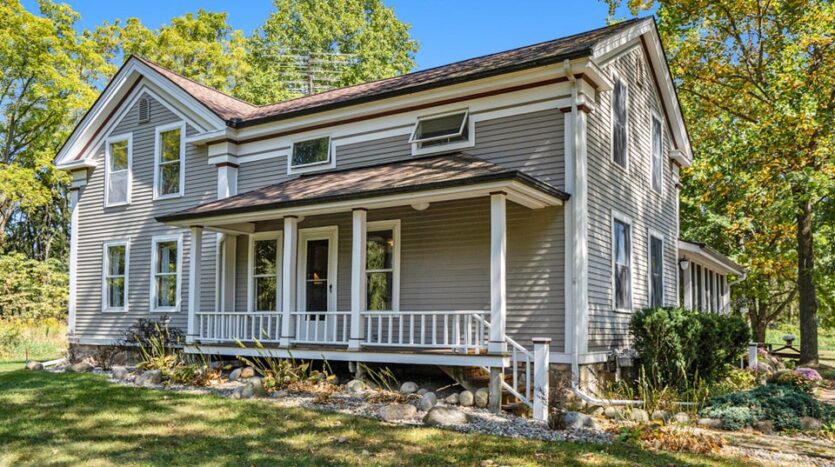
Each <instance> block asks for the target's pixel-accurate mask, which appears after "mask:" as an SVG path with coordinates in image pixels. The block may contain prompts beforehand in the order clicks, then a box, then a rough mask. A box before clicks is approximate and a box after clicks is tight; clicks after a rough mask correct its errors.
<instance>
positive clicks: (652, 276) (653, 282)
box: [649, 232, 664, 308]
mask: <svg viewBox="0 0 835 467" xmlns="http://www.w3.org/2000/svg"><path fill="white" fill-rule="evenodd" d="M649 306H650V308H658V307H662V306H664V240H663V238H662V237H661V236H659V235H657V234H654V233H652V232H650V234H649Z"/></svg>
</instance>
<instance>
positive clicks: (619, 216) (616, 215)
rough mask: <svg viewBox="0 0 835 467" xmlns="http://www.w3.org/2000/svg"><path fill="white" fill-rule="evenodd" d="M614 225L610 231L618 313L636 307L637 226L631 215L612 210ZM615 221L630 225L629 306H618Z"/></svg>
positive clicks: (629, 311)
mask: <svg viewBox="0 0 835 467" xmlns="http://www.w3.org/2000/svg"><path fill="white" fill-rule="evenodd" d="M611 217H612V225H611V228H610V231H609V236H610V237H611V238H610V240H609V241H610V242H611V256H612V262H611V271H612V309H613V310H614V311H615V312H618V313H632V312H633V311H634V309H635V226H634V224H633V223H632V219H631V218H630V217H629V216H626V215H624V214H621V213H620V212H617V211H615V210H612V216H611ZM615 221H619V222H621V223H624V224H626V225H628V226H629V305H630V306H629V308H618V307H617V285H616V283H617V270H616V267H617V265H616V262H615V256H616V255H615V253H616V252H615Z"/></svg>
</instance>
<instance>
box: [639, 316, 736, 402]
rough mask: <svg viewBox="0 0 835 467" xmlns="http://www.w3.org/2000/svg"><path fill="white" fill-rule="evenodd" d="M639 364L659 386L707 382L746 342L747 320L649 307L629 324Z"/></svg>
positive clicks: (720, 373) (731, 361)
mask: <svg viewBox="0 0 835 467" xmlns="http://www.w3.org/2000/svg"><path fill="white" fill-rule="evenodd" d="M630 330H631V332H632V335H633V337H634V338H635V348H636V350H637V351H638V353H639V354H640V357H641V367H642V368H643V370H644V371H645V372H646V374H647V375H648V376H649V378H650V379H651V380H652V381H654V382H655V383H656V384H658V385H662V386H668V385H669V386H674V387H676V388H680V389H681V388H686V387H687V386H688V385H690V384H691V382H692V381H693V380H694V379H701V380H702V381H703V382H705V383H706V384H712V383H714V382H716V381H717V380H718V379H719V378H720V377H722V376H723V375H724V374H725V373H726V369H727V367H728V366H729V365H732V364H734V363H735V361H736V360H737V357H738V356H739V355H740V354H742V353H743V352H744V351H745V349H746V347H747V346H748V341H749V340H750V338H751V333H750V331H749V329H748V325H747V324H746V323H745V320H744V319H742V318H741V317H739V316H734V315H718V314H712V313H702V312H699V311H691V310H684V309H681V308H650V309H646V310H642V311H640V312H637V313H635V315H634V316H633V317H632V321H631V323H630Z"/></svg>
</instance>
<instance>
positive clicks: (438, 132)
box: [409, 110, 473, 154]
mask: <svg viewBox="0 0 835 467" xmlns="http://www.w3.org/2000/svg"><path fill="white" fill-rule="evenodd" d="M472 137H473V135H472V134H471V131H470V115H469V111H467V110H458V111H454V112H448V113H443V114H439V115H430V116H426V117H420V118H418V120H417V122H416V123H415V128H414V129H413V130H412V136H411V138H410V139H409V142H410V143H412V146H413V152H415V153H418V154H420V153H421V152H431V151H436V150H445V149H454V148H461V147H466V146H471V145H472Z"/></svg>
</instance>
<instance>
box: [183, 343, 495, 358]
mask: <svg viewBox="0 0 835 467" xmlns="http://www.w3.org/2000/svg"><path fill="white" fill-rule="evenodd" d="M194 345H196V346H198V347H199V346H200V345H204V346H211V347H224V348H237V349H242V347H241V346H240V345H239V344H238V343H237V342H234V341H222V342H204V343H196V344H193V346H194ZM245 345H246V344H245ZM261 347H262V348H264V349H265V350H278V349H282V350H289V351H290V352H293V351H294V350H299V351H302V350H303V351H307V352H311V351H313V352H315V351H323V352H324V351H326V352H345V353H356V352H357V351H354V350H349V349H348V348H347V346H345V345H342V344H293V345H292V346H290V348H289V349H287V348H286V347H280V346H279V345H278V344H277V343H261ZM246 348H247V349H257V348H258V347H256V346H255V345H252V346H250V345H247V346H246ZM360 352H372V353H396V354H424V355H460V356H465V355H473V356H475V355H487V351H486V350H485V351H481V352H472V351H469V352H464V351H461V350H455V349H452V348H431V349H427V348H420V347H406V348H404V347H399V346H396V347H386V346H377V345H374V346H363V348H362V349H361V350H360Z"/></svg>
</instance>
